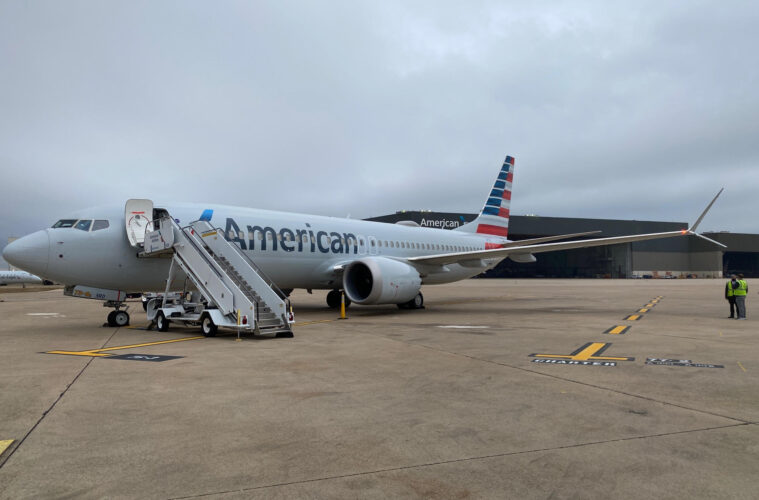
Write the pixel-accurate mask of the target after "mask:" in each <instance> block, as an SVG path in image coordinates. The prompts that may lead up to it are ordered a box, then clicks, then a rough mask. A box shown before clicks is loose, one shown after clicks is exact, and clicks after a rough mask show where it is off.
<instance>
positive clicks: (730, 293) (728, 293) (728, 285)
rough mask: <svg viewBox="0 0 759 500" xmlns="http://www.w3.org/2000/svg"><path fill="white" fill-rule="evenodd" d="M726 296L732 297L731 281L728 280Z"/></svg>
mask: <svg viewBox="0 0 759 500" xmlns="http://www.w3.org/2000/svg"><path fill="white" fill-rule="evenodd" d="M727 296H728V297H732V296H733V281H732V280H729V281H728V282H727Z"/></svg>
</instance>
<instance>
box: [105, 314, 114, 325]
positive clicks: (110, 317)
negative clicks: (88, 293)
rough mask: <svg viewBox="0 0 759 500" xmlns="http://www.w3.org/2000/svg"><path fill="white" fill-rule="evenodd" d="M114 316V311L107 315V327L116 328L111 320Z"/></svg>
mask: <svg viewBox="0 0 759 500" xmlns="http://www.w3.org/2000/svg"><path fill="white" fill-rule="evenodd" d="M115 315H116V311H111V312H109V313H108V319H106V321H107V322H108V326H116V322H115V321H114V320H113V317H114V316H115Z"/></svg>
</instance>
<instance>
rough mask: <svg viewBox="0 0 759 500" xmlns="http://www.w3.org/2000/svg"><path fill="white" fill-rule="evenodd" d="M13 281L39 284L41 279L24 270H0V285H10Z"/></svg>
mask: <svg viewBox="0 0 759 500" xmlns="http://www.w3.org/2000/svg"><path fill="white" fill-rule="evenodd" d="M14 283H19V284H41V283H42V279H41V278H40V277H39V276H35V275H33V274H30V273H27V272H26V271H0V285H12V284H14Z"/></svg>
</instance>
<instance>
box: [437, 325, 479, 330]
mask: <svg viewBox="0 0 759 500" xmlns="http://www.w3.org/2000/svg"><path fill="white" fill-rule="evenodd" d="M438 328H471V329H475V330H481V329H483V328H490V327H489V326H469V325H442V326H438Z"/></svg>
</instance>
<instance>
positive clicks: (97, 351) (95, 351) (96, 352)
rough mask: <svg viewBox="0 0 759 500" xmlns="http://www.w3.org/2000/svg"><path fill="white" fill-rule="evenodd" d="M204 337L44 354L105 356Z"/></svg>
mask: <svg viewBox="0 0 759 500" xmlns="http://www.w3.org/2000/svg"><path fill="white" fill-rule="evenodd" d="M204 338H205V337H185V338H181V339H172V340H161V341H158V342H146V343H143V344H131V345H119V346H114V347H104V348H102V349H89V350H86V351H47V353H46V354H68V355H70V356H93V357H100V358H105V357H108V356H110V354H103V351H115V350H117V349H131V348H133V347H147V346H151V345H159V344H171V343H172V342H184V341H186V340H198V339H204Z"/></svg>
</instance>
